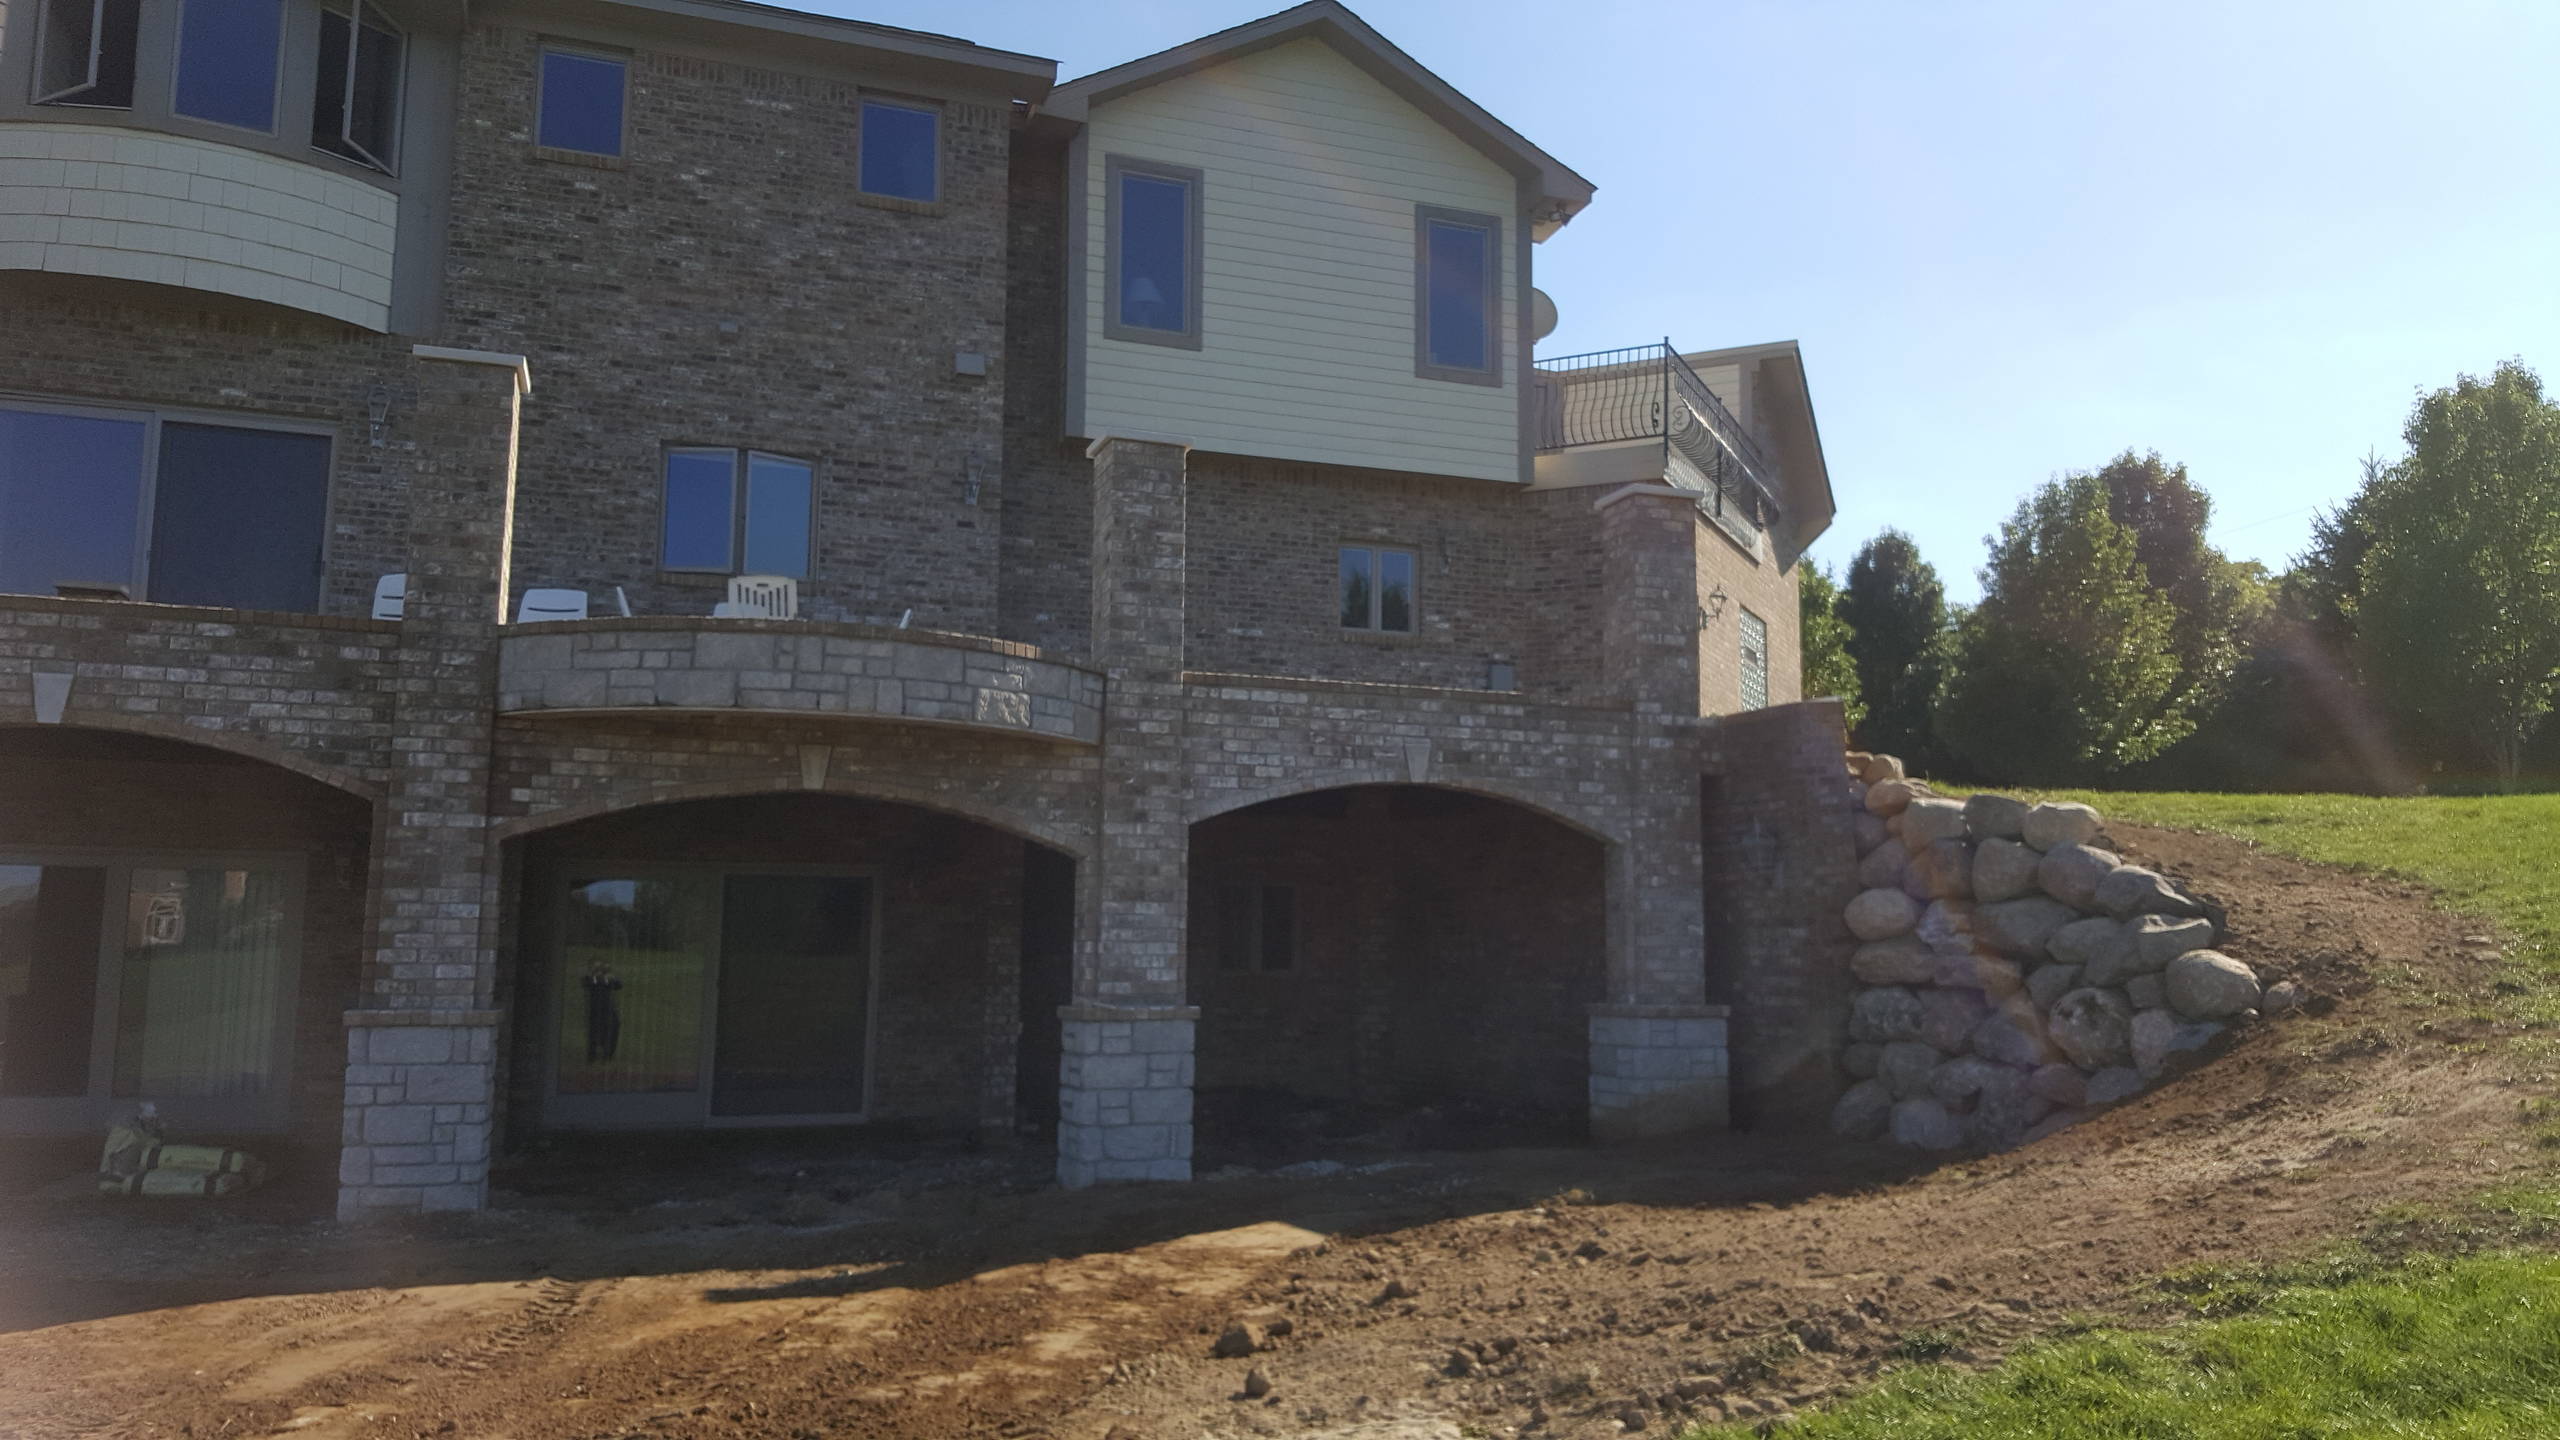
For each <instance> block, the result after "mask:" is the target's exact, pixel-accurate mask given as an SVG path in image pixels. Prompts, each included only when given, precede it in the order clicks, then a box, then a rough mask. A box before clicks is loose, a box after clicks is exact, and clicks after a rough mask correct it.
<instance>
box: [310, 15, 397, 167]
mask: <svg viewBox="0 0 2560 1440" xmlns="http://www.w3.org/2000/svg"><path fill="white" fill-rule="evenodd" d="M319 25H320V64H319V67H318V70H317V72H316V73H315V75H314V76H313V79H312V82H311V143H312V144H313V145H314V146H317V147H318V148H320V149H322V150H326V151H328V152H329V153H330V154H332V155H336V156H339V157H341V158H343V159H347V160H353V161H354V162H356V163H357V164H359V165H369V166H372V167H373V168H374V169H376V170H379V171H382V172H383V173H384V174H386V175H387V174H389V173H391V170H392V167H393V165H394V164H395V163H396V159H395V151H396V147H397V146H398V144H399V139H400V86H401V81H402V78H403V74H402V72H403V68H404V66H405V63H406V61H407V59H408V42H407V40H406V39H405V38H404V37H403V36H402V35H401V33H400V31H399V29H398V27H396V26H394V25H393V24H392V23H391V22H390V21H389V20H388V19H386V18H384V16H383V13H382V7H381V6H379V5H368V4H366V3H365V0H343V3H341V0H324V3H323V4H322V5H321V7H320V13H319Z"/></svg>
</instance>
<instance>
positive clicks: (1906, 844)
mask: <svg viewBox="0 0 2560 1440" xmlns="http://www.w3.org/2000/svg"><path fill="white" fill-rule="evenodd" d="M1963 838H1964V806H1963V805H1961V804H1959V803H1957V802H1956V801H1953V800H1941V799H1938V798H1936V797H1935V796H1932V797H1930V798H1928V799H1925V800H1914V801H1912V802H1911V803H1910V804H1909V805H1908V806H1906V807H1904V809H1903V812H1902V845H1903V848H1904V849H1906V850H1909V851H1910V852H1911V853H1913V854H1915V855H1917V854H1919V853H1920V852H1921V851H1922V850H1925V849H1927V848H1928V847H1930V846H1931V845H1934V844H1936V843H1938V842H1939V841H1941V840H1961V839H1963Z"/></svg>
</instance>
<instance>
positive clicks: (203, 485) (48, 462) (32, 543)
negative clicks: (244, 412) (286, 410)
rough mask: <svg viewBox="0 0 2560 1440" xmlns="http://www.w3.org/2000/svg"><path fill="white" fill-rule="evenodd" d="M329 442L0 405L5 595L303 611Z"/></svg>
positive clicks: (141, 417)
mask: <svg viewBox="0 0 2560 1440" xmlns="http://www.w3.org/2000/svg"><path fill="white" fill-rule="evenodd" d="M328 494H329V437H328V436H326V435H322V434H314V433H310V432H305V431H295V430H279V429H267V428H258V427H250V426H241V425H214V424H205V423H200V422H196V421H191V420H179V419H168V418H164V417H161V416H158V415H154V414H151V413H150V412H147V411H117V410H75V409H70V408H67V407H65V408H46V409H39V408H35V407H32V406H30V407H16V406H7V407H0V591H7V592H9V593H13V594H20V595H76V596H91V597H121V598H128V599H150V600H157V601H160V602H162V603H165V604H171V605H213V606H222V607H227V608H232V609H242V610H289V611H302V612H309V611H313V610H317V609H318V608H319V605H320V579H321V565H322V543H323V540H324V538H325V536H326V532H327V518H328Z"/></svg>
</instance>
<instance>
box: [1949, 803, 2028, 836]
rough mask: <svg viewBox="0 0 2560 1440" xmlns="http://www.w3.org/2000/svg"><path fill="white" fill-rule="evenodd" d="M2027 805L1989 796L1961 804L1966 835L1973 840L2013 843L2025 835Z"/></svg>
mask: <svg viewBox="0 0 2560 1440" xmlns="http://www.w3.org/2000/svg"><path fill="white" fill-rule="evenodd" d="M2026 827H2027V802H2026V801H2024V800H2012V799H2010V798H2009V797H2008V796H2006V795H1993V794H1989V793H1985V794H1981V795H1974V796H1969V797H1967V799H1966V800H1965V802H1964V829H1965V833H1966V834H1968V835H1970V836H1972V837H1973V838H1974V839H1976V840H2015V839H2017V838H2018V837H2019V836H2021V835H2024V834H2025V833H2027V829H2026Z"/></svg>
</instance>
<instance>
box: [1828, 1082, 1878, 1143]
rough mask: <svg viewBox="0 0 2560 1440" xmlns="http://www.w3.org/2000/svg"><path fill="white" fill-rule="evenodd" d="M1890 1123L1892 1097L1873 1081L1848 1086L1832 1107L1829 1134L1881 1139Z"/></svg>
mask: <svg viewBox="0 0 2560 1440" xmlns="http://www.w3.org/2000/svg"><path fill="white" fill-rule="evenodd" d="M1892 1123H1893V1096H1891V1095H1889V1094H1887V1093H1886V1092H1885V1088H1884V1086H1882V1085H1880V1084H1878V1083H1877V1082H1875V1081H1873V1080H1864V1081H1860V1082H1859V1083H1858V1084H1855V1085H1852V1086H1850V1087H1849V1088H1848V1089H1847V1090H1845V1091H1843V1092H1842V1093H1841V1096H1840V1099H1839V1101H1838V1103H1836V1104H1834V1105H1833V1106H1832V1107H1831V1133H1832V1134H1834V1135H1841V1136H1845V1137H1847V1138H1849V1139H1851V1140H1880V1139H1883V1138H1884V1131H1885V1127H1886V1126H1887V1125H1890V1124H1892Z"/></svg>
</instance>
